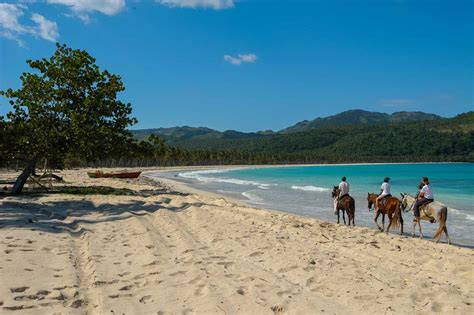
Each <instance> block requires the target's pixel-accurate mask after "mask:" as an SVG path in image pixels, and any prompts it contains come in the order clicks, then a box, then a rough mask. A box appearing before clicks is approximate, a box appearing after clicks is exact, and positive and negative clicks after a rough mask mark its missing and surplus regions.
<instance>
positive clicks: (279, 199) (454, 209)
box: [160, 163, 474, 247]
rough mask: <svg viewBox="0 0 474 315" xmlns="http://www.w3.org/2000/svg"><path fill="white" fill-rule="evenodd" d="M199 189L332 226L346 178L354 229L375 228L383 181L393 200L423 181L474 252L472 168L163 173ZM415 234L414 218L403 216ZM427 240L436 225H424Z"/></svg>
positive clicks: (459, 239) (458, 239)
mask: <svg viewBox="0 0 474 315" xmlns="http://www.w3.org/2000/svg"><path fill="white" fill-rule="evenodd" d="M160 176H166V177H173V178H174V179H177V180H182V181H186V182H188V183H190V184H191V185H193V186H195V187H196V188H198V189H203V190H207V191H212V192H217V193H220V194H224V195H228V196H231V197H234V198H239V199H242V200H244V201H246V202H248V203H249V204H252V205H255V206H258V207H263V208H270V209H276V210H282V211H285V212H289V213H293V214H298V215H304V216H309V217H315V218H319V219H323V220H328V221H334V220H337V218H336V217H335V216H334V214H333V211H332V198H331V196H330V192H331V189H332V186H333V185H337V184H338V183H339V182H340V179H341V177H342V176H346V177H347V181H348V182H349V184H350V190H351V195H352V196H353V197H354V198H355V200H356V225H361V226H367V227H374V223H373V215H374V213H373V212H369V210H368V207H367V200H366V198H367V192H378V191H379V189H380V185H381V183H382V180H383V178H384V176H389V177H390V178H391V185H392V195H394V196H397V197H399V196H400V195H399V193H400V192H407V193H410V194H412V195H414V194H415V193H416V191H417V188H416V186H417V185H418V183H419V182H420V179H421V177H422V176H428V177H429V178H430V182H431V185H432V187H433V192H434V195H435V199H436V200H437V201H440V202H442V203H444V204H446V205H447V206H448V224H447V226H448V231H449V233H450V235H451V238H452V240H453V242H454V243H456V244H459V245H464V246H470V247H472V246H474V202H473V201H474V198H473V195H474V164H469V163H462V164H443V163H436V164H372V165H323V166H297V167H271V168H265V167H264V168H239V169H229V170H207V171H189V172H169V173H161V174H160ZM404 219H405V232H409V233H411V220H412V213H411V212H410V213H404ZM422 227H423V230H424V234H425V235H426V236H432V235H433V234H434V231H435V230H436V227H437V224H430V223H429V222H423V225H422Z"/></svg>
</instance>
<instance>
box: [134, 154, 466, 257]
mask: <svg viewBox="0 0 474 315" xmlns="http://www.w3.org/2000/svg"><path fill="white" fill-rule="evenodd" d="M381 164H384V163H381ZM409 164H412V163H409ZM443 164H444V163H443ZM371 165H372V164H371ZM274 167H275V168H279V167H281V166H274ZM283 167H284V166H283ZM249 168H251V169H255V168H261V167H260V166H253V167H245V166H242V167H233V166H230V167H224V168H223V167H207V168H204V169H197V170H196V169H194V168H193V167H189V168H180V169H171V170H169V169H168V170H163V171H161V170H156V171H150V172H144V174H143V176H146V177H148V178H151V179H159V180H161V181H163V182H164V181H166V182H167V183H168V184H169V185H171V186H172V185H177V186H178V187H180V188H179V189H183V190H186V191H190V192H194V193H198V194H207V195H209V196H212V197H214V198H224V199H225V200H229V201H231V202H234V203H239V204H240V205H243V206H248V207H254V208H260V209H263V210H272V211H278V212H281V213H288V214H293V215H299V216H302V217H305V218H315V219H318V220H322V221H324V222H331V223H335V222H336V221H337V217H332V216H330V215H326V214H325V213H321V212H314V213H308V212H305V211H304V210H303V211H299V210H296V211H295V210H294V209H293V210H292V211H288V207H284V206H278V205H275V204H274V203H272V202H270V201H268V200H266V201H265V200H258V201H259V202H254V199H253V198H252V199H251V197H249V196H247V195H245V194H242V193H241V191H242V190H236V191H235V192H233V191H232V189H231V188H227V190H226V191H218V190H217V188H215V187H214V189H211V188H207V186H202V185H201V184H202V182H201V181H197V180H196V179H193V178H187V177H180V176H178V173H181V172H186V173H187V172H196V171H198V172H199V171H203V172H207V171H209V172H213V171H218V172H220V171H222V172H226V171H234V170H242V169H249ZM167 173H176V175H174V177H172V176H171V175H170V176H167ZM153 175H156V176H153ZM204 175H205V174H204ZM211 175H212V174H211ZM259 181H260V180H259ZM249 189H251V190H252V189H253V188H249ZM364 200H365V199H364ZM260 201H261V202H260ZM262 202H265V203H264V204H262ZM359 205H360V204H359ZM359 207H361V206H359ZM449 208H450V209H451V210H452V211H453V212H454V211H456V213H457V214H459V215H461V216H466V213H465V211H464V212H461V211H460V210H457V209H454V208H452V207H449ZM303 209H304V208H303ZM319 211H321V210H319ZM324 211H325V210H324ZM327 211H328V212H331V214H332V210H331V208H330V206H329V205H328V206H327ZM372 213H373V212H372ZM468 213H469V212H468ZM362 214H363V215H362V218H363V220H362V221H361V220H360V219H359V221H358V222H359V223H358V226H362V227H366V228H370V229H374V230H376V231H378V230H377V229H376V227H375V224H373V216H372V217H370V216H367V215H366V213H362ZM410 214H411V213H405V212H404V213H403V215H404V217H405V220H406V221H405V226H404V227H405V231H404V234H403V235H404V236H410V237H411V229H412V225H411V215H410ZM359 215H360V214H359ZM452 215H455V214H454V213H453V214H452ZM467 215H469V214H467ZM379 220H380V218H379ZM451 220H453V218H451ZM451 220H450V223H451V224H453V221H451ZM457 220H460V219H459V218H458V219H457ZM356 221H357V220H356ZM454 222H455V221H454ZM423 223H424V224H426V222H423ZM458 223H459V222H458ZM468 223H469V222H466V223H463V225H460V226H458V225H451V228H454V230H450V231H451V232H452V231H454V232H453V233H454V234H452V233H450V234H451V236H452V237H453V235H454V236H455V238H454V243H453V245H454V246H458V247H462V248H469V249H474V244H473V243H472V241H471V239H470V238H465V237H463V234H462V231H463V229H465V228H466V226H467V224H468ZM436 228H437V225H436V224H435V225H424V226H423V231H424V234H425V236H424V238H425V240H427V241H431V240H432V236H433V235H434V231H435V230H436ZM456 228H459V229H461V230H459V231H461V232H459V231H458V230H456ZM390 233H391V234H394V235H395V234H397V235H398V231H397V229H393V228H392V230H391V231H390ZM417 233H418V232H417ZM459 233H461V234H459ZM456 236H457V237H458V238H456ZM456 240H457V241H456ZM440 241H441V242H442V243H444V242H446V239H445V237H444V235H443V236H442V237H441V240H440ZM458 242H459V243H458Z"/></svg>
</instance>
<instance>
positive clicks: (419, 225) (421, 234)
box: [418, 220, 423, 239]
mask: <svg viewBox="0 0 474 315" xmlns="http://www.w3.org/2000/svg"><path fill="white" fill-rule="evenodd" d="M420 221H421V220H418V227H419V229H420V239H423V232H422V231H421V222H420Z"/></svg>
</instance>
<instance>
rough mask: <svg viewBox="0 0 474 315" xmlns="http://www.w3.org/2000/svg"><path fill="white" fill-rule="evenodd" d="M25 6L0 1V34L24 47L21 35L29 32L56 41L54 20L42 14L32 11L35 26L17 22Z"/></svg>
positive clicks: (56, 33)
mask: <svg viewBox="0 0 474 315" xmlns="http://www.w3.org/2000/svg"><path fill="white" fill-rule="evenodd" d="M26 9H27V7H26V6H24V5H22V4H9V3H0V36H1V37H3V38H6V39H10V40H14V41H16V42H17V43H18V45H19V46H21V47H25V43H24V42H23V40H22V39H21V36H23V35H26V34H29V35H33V36H38V37H41V38H43V39H46V40H49V41H56V40H57V39H58V37H59V33H58V26H57V25H56V22H53V21H50V20H48V19H46V18H45V17H44V16H42V15H39V14H37V13H33V15H32V16H31V20H32V21H33V22H35V23H36V26H28V25H24V24H22V23H20V22H19V19H20V18H21V17H22V16H23V15H24V10H26Z"/></svg>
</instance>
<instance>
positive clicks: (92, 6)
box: [47, 0, 125, 24]
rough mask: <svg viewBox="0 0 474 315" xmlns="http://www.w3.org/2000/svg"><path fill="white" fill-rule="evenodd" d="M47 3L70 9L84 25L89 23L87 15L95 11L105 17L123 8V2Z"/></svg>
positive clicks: (65, 0)
mask: <svg viewBox="0 0 474 315" xmlns="http://www.w3.org/2000/svg"><path fill="white" fill-rule="evenodd" d="M47 2H48V3H50V4H61V5H66V6H69V7H71V10H72V11H73V13H74V15H73V16H75V17H77V18H79V19H80V20H82V21H83V22H84V23H86V24H87V23H89V22H90V17H89V15H88V14H87V13H90V12H94V11H97V12H100V13H103V14H105V15H116V14H117V13H119V12H120V11H122V10H123V8H125V0H47ZM66 16H71V15H66Z"/></svg>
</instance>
